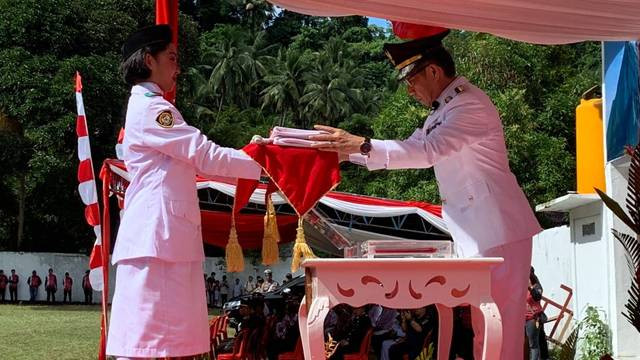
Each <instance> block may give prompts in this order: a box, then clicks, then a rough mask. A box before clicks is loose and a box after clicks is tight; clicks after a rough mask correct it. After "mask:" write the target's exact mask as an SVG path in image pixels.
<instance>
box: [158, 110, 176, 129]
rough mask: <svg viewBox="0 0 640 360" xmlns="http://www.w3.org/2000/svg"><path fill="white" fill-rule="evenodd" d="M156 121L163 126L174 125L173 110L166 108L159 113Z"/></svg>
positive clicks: (167, 127) (169, 126) (170, 126)
mask: <svg viewBox="0 0 640 360" xmlns="http://www.w3.org/2000/svg"><path fill="white" fill-rule="evenodd" d="M156 122H157V123H158V125H160V126H161V127H163V128H166V129H169V128H172V127H173V114H171V111H168V110H165V111H163V112H161V113H160V114H158V117H157V118H156Z"/></svg>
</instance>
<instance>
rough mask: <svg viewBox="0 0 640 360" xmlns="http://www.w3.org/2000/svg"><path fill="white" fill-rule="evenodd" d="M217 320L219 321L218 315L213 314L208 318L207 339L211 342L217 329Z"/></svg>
mask: <svg viewBox="0 0 640 360" xmlns="http://www.w3.org/2000/svg"><path fill="white" fill-rule="evenodd" d="M218 321H220V316H214V317H212V318H211V320H209V339H210V340H211V341H212V342H213V339H214V338H215V336H216V333H217V331H218Z"/></svg>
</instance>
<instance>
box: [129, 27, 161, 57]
mask: <svg viewBox="0 0 640 360" xmlns="http://www.w3.org/2000/svg"><path fill="white" fill-rule="evenodd" d="M170 42H171V27H170V26H169V25H153V26H149V27H145V28H142V29H140V30H138V31H136V32H134V33H133V34H131V36H129V38H127V41H125V43H124V45H122V59H123V60H126V59H128V58H129V56H131V54H133V53H134V52H135V51H136V50H139V49H142V48H143V47H145V46H149V45H154V44H161V43H167V44H168V43H170Z"/></svg>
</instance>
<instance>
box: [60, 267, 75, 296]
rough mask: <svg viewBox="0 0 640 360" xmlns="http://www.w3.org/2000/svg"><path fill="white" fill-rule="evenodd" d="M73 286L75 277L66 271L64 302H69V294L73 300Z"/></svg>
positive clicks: (63, 281)
mask: <svg viewBox="0 0 640 360" xmlns="http://www.w3.org/2000/svg"><path fill="white" fill-rule="evenodd" d="M72 287H73V279H72V278H71V276H69V273H68V272H66V273H64V280H62V290H63V292H64V297H63V299H62V302H67V295H68V296H69V302H71V288H72Z"/></svg>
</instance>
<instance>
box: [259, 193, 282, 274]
mask: <svg viewBox="0 0 640 360" xmlns="http://www.w3.org/2000/svg"><path fill="white" fill-rule="evenodd" d="M266 205H267V213H266V214H265V215H264V236H263V238H262V264H263V265H273V264H275V263H277V262H278V260H279V257H280V256H279V255H280V254H279V250H278V243H279V242H280V232H279V231H278V221H277V220H276V209H275V207H273V201H272V200H271V195H268V196H267V204H266Z"/></svg>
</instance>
